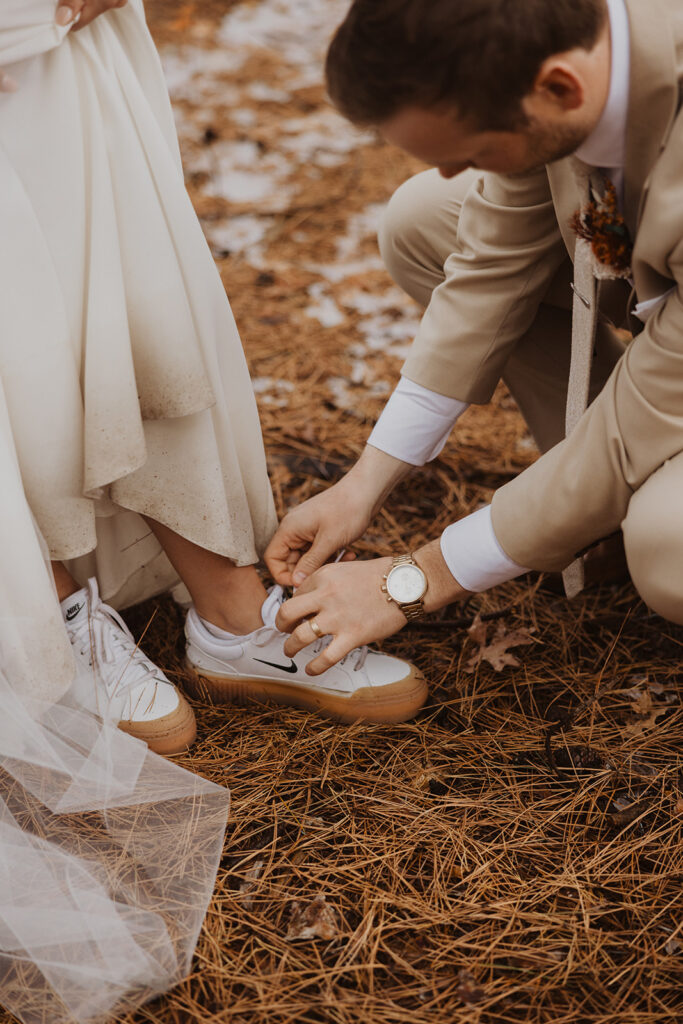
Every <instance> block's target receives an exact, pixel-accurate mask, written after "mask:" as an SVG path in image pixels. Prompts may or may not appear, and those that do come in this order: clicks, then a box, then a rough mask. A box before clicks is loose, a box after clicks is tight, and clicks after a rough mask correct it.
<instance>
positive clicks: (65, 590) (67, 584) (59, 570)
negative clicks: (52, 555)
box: [51, 562, 81, 601]
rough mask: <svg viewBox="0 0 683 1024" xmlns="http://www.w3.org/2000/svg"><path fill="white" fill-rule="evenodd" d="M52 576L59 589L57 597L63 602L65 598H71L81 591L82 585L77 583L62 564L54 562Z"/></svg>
mask: <svg viewBox="0 0 683 1024" xmlns="http://www.w3.org/2000/svg"><path fill="white" fill-rule="evenodd" d="M51 565H52V575H53V577H54V581H55V587H56V588H57V597H58V598H59V600H60V601H63V600H64V598H65V597H71V595H72V594H75V593H76V591H77V590H80V589H81V585H80V583H76V580H75V579H74V578H73V576H72V575H71V573H69V572H67V571H66V569H65V568H64V566H63V565H62V563H61V562H52V563H51Z"/></svg>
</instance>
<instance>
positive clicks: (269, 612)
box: [261, 586, 285, 626]
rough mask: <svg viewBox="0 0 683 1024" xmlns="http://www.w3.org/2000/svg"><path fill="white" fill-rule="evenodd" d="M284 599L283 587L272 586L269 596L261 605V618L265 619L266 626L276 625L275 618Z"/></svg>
mask: <svg viewBox="0 0 683 1024" xmlns="http://www.w3.org/2000/svg"><path fill="white" fill-rule="evenodd" d="M284 599H285V592H284V590H283V589H282V587H278V586H275V587H271V588H270V590H269V591H268V597H267V598H266V599H265V601H264V602H263V605H262V607H261V618H262V619H263V625H264V626H275V618H276V616H277V613H278V610H279V608H280V605H281V604H282V602H283V601H284Z"/></svg>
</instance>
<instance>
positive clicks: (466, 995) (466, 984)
mask: <svg viewBox="0 0 683 1024" xmlns="http://www.w3.org/2000/svg"><path fill="white" fill-rule="evenodd" d="M458 981H459V985H458V995H459V996H460V998H461V999H462V1001H463V1003H480V1002H481V1001H482V999H486V993H485V992H484V990H483V988H482V987H481V985H478V984H477V982H476V981H475V979H474V978H473V976H472V975H471V974H470V972H469V971H466V970H464V969H463V970H461V971H458Z"/></svg>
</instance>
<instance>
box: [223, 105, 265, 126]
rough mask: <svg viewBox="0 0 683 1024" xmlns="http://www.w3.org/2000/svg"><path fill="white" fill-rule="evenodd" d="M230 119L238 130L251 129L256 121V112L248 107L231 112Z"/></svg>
mask: <svg viewBox="0 0 683 1024" xmlns="http://www.w3.org/2000/svg"><path fill="white" fill-rule="evenodd" d="M230 117H231V119H232V120H233V121H234V122H235V124H238V125H239V126H240V128H252V127H253V126H254V125H255V124H256V122H257V120H258V118H257V116H256V111H255V110H250V109H249V107H245V108H244V109H243V110H231V111H230Z"/></svg>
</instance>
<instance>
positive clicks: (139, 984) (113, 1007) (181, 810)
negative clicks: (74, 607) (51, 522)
mask: <svg viewBox="0 0 683 1024" xmlns="http://www.w3.org/2000/svg"><path fill="white" fill-rule="evenodd" d="M2 398H3V396H2V390H1V389H0V480H2V484H3V500H2V502H0V538H2V542H1V543H0V1002H1V1003H2V1004H3V1005H4V1006H5V1007H6V1008H7V1009H8V1010H10V1011H11V1012H12V1013H14V1014H15V1015H16V1016H17V1017H19V1019H20V1020H21V1021H23V1022H24V1024H86V1022H90V1021H95V1020H106V1019H108V1018H110V1017H111V1016H113V1015H115V1014H118V1013H120V1012H123V1011H125V1010H127V1009H130V1008H132V1007H135V1006H137V1005H139V1004H140V1003H142V1002H145V1001H146V1000H148V999H150V998H152V997H153V996H155V995H157V994H158V993H161V992H164V991H166V990H167V989H168V988H170V987H171V986H172V985H173V984H175V983H176V982H177V981H179V980H180V979H181V978H182V977H183V976H184V975H185V974H186V973H187V971H188V969H189V966H190V961H191V957H192V952H193V950H194V947H195V944H196V940H197V936H198V933H199V929H200V927H201V924H202V921H203V918H204V915H205V913H206V908H207V905H208V902H209V900H210V898H211V893H212V891H213V886H214V882H215V877H216V870H217V866H218V861H219V858H220V853H221V848H222V842H223V834H224V830H225V824H226V818H227V813H228V806H229V794H228V791H227V790H226V789H223V788H222V787H220V786H215V785H213V784H211V783H209V782H207V781H205V780H204V779H201V778H199V777H197V776H195V775H192V774H190V773H189V772H186V771H184V770H182V769H181V768H179V767H178V766H177V765H174V764H173V763H171V762H169V761H166V760H164V759H163V758H161V757H158V756H157V755H156V754H152V753H150V752H149V751H148V749H147V747H146V745H145V744H144V743H142V742H140V741H138V740H135V739H133V738H132V737H130V736H127V735H125V734H124V733H122V732H121V731H120V730H118V729H117V728H116V725H115V723H113V722H106V721H102V720H101V719H100V718H99V717H98V716H97V715H96V714H95V708H96V706H97V705H96V699H95V685H96V684H95V681H94V678H93V677H92V676H91V675H89V674H81V675H78V676H77V677H76V678H74V664H73V659H72V656H71V650H70V647H69V644H68V642H67V641H66V634H65V630H64V626H63V622H62V621H61V616H60V615H59V609H58V605H57V601H56V596H55V594H54V592H53V588H52V582H51V576H50V574H49V570H48V566H47V564H46V557H47V550H46V547H45V545H44V542H43V541H42V538H41V536H40V534H39V532H38V530H37V528H36V526H35V524H34V522H33V520H32V517H31V513H30V511H29V509H28V506H27V503H26V498H25V496H24V492H23V488H22V484H21V477H20V473H19V465H18V462H17V459H16V453H15V451H14V447H13V442H12V436H11V432H10V430H9V422H8V418H7V415H6V410H5V408H4V403H3V401H2ZM55 609H57V611H56V613H55ZM46 665H51V666H52V669H51V670H48V671H47V672H46V669H45V666H46Z"/></svg>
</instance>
